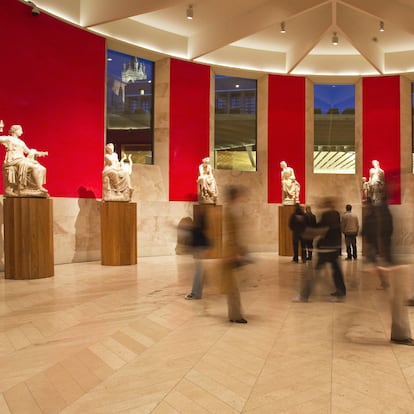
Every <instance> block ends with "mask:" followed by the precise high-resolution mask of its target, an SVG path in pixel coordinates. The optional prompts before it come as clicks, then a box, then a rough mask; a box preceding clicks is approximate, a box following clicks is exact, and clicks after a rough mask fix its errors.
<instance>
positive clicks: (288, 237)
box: [279, 206, 295, 257]
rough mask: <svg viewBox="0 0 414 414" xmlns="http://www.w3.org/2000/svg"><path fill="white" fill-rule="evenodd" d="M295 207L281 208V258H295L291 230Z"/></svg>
mask: <svg viewBox="0 0 414 414" xmlns="http://www.w3.org/2000/svg"><path fill="white" fill-rule="evenodd" d="M294 211H295V206H279V256H292V257H293V240H292V230H290V228H289V219H290V216H291V215H292V214H293V212H294Z"/></svg>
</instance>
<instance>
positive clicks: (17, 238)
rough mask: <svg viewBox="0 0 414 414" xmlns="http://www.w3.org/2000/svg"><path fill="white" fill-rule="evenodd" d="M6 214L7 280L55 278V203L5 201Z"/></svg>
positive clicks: (26, 200) (37, 200)
mask: <svg viewBox="0 0 414 414" xmlns="http://www.w3.org/2000/svg"><path fill="white" fill-rule="evenodd" d="M3 215H4V273H5V278H6V279H40V278H44V277H51V276H53V275H54V255H53V203H52V200H51V199H50V198H28V197H15V198H13V197H9V198H5V199H4V209H3Z"/></svg>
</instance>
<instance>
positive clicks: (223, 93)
mask: <svg viewBox="0 0 414 414" xmlns="http://www.w3.org/2000/svg"><path fill="white" fill-rule="evenodd" d="M215 84H216V89H215V93H216V99H215V101H216V102H215V125H214V127H215V128H214V136H215V142H214V150H215V162H216V165H215V166H216V168H218V169H227V170H239V171H255V170H256V137H257V133H256V131H257V125H256V124H257V115H256V114H257V110H256V91H257V81H256V80H254V79H244V78H236V77H229V76H221V75H216V79H215Z"/></svg>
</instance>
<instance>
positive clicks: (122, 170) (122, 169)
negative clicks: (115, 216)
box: [102, 143, 133, 201]
mask: <svg viewBox="0 0 414 414" xmlns="http://www.w3.org/2000/svg"><path fill="white" fill-rule="evenodd" d="M131 173H132V159H131V155H129V156H128V158H127V157H126V155H124V156H123V157H122V159H121V161H119V159H118V154H117V153H116V152H114V144H111V143H110V144H106V146H105V157H104V169H103V172H102V199H103V200H104V201H131V198H132V192H133V188H132V187H131V180H130V175H131Z"/></svg>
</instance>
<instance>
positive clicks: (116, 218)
mask: <svg viewBox="0 0 414 414" xmlns="http://www.w3.org/2000/svg"><path fill="white" fill-rule="evenodd" d="M101 262H102V264H103V265H106V266H124V265H133V264H136V263H137V204H136V203H126V202H122V201H104V202H102V204H101Z"/></svg>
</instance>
